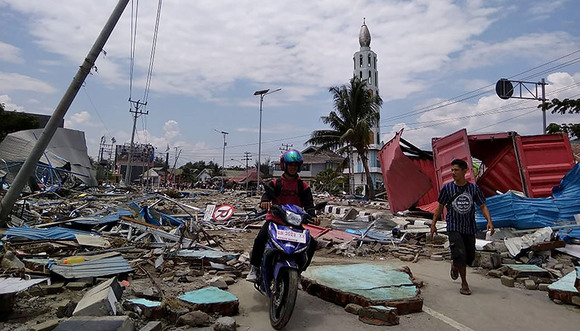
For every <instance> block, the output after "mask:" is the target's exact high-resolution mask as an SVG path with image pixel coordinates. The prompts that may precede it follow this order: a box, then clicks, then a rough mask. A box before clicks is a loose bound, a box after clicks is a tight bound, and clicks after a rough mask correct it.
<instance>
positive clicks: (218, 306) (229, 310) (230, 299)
mask: <svg viewBox="0 0 580 331" xmlns="http://www.w3.org/2000/svg"><path fill="white" fill-rule="evenodd" d="M178 298H179V299H181V300H182V301H184V302H186V303H188V304H189V305H191V306H192V308H193V309H194V310H201V311H203V312H206V313H208V314H209V313H219V314H220V315H227V316H231V315H236V314H237V313H238V308H239V304H240V301H239V300H238V297H236V296H235V295H233V294H231V293H230V292H227V291H223V290H220V289H219V288H217V287H213V286H210V287H206V288H202V289H200V290H196V291H191V292H186V293H184V294H183V295H180V296H178Z"/></svg>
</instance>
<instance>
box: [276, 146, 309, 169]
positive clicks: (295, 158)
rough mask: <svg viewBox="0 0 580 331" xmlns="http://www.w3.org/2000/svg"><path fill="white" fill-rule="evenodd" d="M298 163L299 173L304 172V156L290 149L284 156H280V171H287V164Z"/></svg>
mask: <svg viewBox="0 0 580 331" xmlns="http://www.w3.org/2000/svg"><path fill="white" fill-rule="evenodd" d="M292 162H296V163H298V172H300V170H302V163H304V159H303V158H302V154H300V152H299V151H297V150H295V149H289V150H287V151H286V152H284V154H282V156H280V169H282V171H286V163H292Z"/></svg>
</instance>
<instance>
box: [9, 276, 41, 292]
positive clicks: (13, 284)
mask: <svg viewBox="0 0 580 331" xmlns="http://www.w3.org/2000/svg"><path fill="white" fill-rule="evenodd" d="M47 280H48V278H46V277H44V278H38V279H28V280H27V279H20V278H16V277H8V278H0V294H9V293H18V292H20V291H23V290H26V289H27V288H29V287H31V286H34V285H36V284H40V283H42V282H45V281H47Z"/></svg>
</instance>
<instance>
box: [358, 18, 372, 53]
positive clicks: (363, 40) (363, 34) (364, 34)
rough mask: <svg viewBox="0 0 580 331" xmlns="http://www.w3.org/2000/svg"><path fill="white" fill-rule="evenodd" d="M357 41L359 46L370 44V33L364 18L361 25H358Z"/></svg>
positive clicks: (368, 45)
mask: <svg viewBox="0 0 580 331" xmlns="http://www.w3.org/2000/svg"><path fill="white" fill-rule="evenodd" d="M358 43H359V44H360V47H370V46H371V33H370V32H369V28H368V27H367V25H366V23H365V19H364V18H363V25H362V26H361V27H360V33H359V34H358Z"/></svg>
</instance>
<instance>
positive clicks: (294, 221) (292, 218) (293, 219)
mask: <svg viewBox="0 0 580 331" xmlns="http://www.w3.org/2000/svg"><path fill="white" fill-rule="evenodd" d="M286 222H288V224H290V225H294V226H300V224H302V216H300V215H298V214H295V213H293V212H290V211H286Z"/></svg>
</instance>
